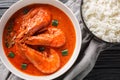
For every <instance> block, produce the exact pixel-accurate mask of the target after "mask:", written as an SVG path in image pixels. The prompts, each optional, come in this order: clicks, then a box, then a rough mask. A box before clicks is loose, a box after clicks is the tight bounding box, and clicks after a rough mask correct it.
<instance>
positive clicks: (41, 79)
mask: <svg viewBox="0 0 120 80" xmlns="http://www.w3.org/2000/svg"><path fill="white" fill-rule="evenodd" d="M35 3H40V4H50V5H53V6H55V7H57V8H59V9H60V10H62V11H63V12H64V13H65V14H67V16H68V17H69V18H70V19H71V21H72V23H73V25H74V29H75V32H76V45H75V49H74V52H73V55H72V57H71V58H70V60H69V61H68V62H67V64H65V66H64V67H63V68H61V69H60V70H58V71H57V72H55V73H53V74H51V75H48V76H32V75H28V74H25V73H23V72H21V71H19V70H17V69H16V68H15V67H14V66H13V65H12V64H11V63H10V62H9V60H8V59H7V57H6V55H5V53H4V50H3V46H2V36H3V30H4V27H5V25H6V23H7V21H8V19H9V18H10V17H11V16H12V15H13V14H14V13H15V12H16V11H18V10H19V9H21V8H23V7H25V6H27V5H30V4H35ZM81 42H82V38H81V29H80V25H79V23H78V21H77V19H76V17H75V16H74V14H73V13H72V11H71V10H70V9H69V8H68V7H66V6H65V5H64V4H63V3H61V2H59V1H57V0H20V1H18V2H17V3H15V4H14V5H12V6H11V7H10V8H9V9H8V10H7V11H6V12H5V13H4V15H3V16H2V18H1V20H0V43H1V45H0V58H1V60H2V62H3V63H4V65H5V66H6V67H7V68H8V69H9V70H10V71H11V72H12V73H13V74H15V75H16V76H18V77H21V78H23V79H26V80H50V79H54V78H57V77H59V76H60V75H62V74H63V73H65V72H66V71H67V70H68V69H69V68H70V67H71V66H72V65H73V63H74V62H75V60H76V59H77V57H78V54H79V51H80V49H81Z"/></svg>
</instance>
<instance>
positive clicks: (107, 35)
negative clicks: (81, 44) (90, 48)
mask: <svg viewBox="0 0 120 80" xmlns="http://www.w3.org/2000/svg"><path fill="white" fill-rule="evenodd" d="M83 1H84V3H83V6H82V11H83V13H82V14H83V17H84V20H85V23H86V25H87V27H88V28H89V29H90V30H91V31H92V33H93V34H95V35H96V36H97V37H99V38H101V39H102V40H104V41H107V42H120V0H83Z"/></svg>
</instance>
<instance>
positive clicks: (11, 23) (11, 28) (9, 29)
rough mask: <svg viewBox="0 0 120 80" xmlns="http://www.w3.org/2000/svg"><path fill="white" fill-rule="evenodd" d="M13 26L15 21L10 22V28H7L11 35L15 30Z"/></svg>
mask: <svg viewBox="0 0 120 80" xmlns="http://www.w3.org/2000/svg"><path fill="white" fill-rule="evenodd" d="M13 26H14V22H13V20H11V21H10V22H9V25H8V27H7V30H8V32H9V33H10V32H11V31H12V30H13Z"/></svg>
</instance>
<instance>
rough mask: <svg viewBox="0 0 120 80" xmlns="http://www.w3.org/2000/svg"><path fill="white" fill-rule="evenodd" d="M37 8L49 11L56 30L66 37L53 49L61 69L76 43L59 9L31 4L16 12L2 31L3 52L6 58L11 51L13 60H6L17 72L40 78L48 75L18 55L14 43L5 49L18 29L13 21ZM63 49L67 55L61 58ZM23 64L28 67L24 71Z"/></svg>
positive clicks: (70, 28)
mask: <svg viewBox="0 0 120 80" xmlns="http://www.w3.org/2000/svg"><path fill="white" fill-rule="evenodd" d="M38 6H39V7H44V8H46V9H48V10H50V12H51V14H52V19H56V20H58V22H59V24H58V26H57V28H59V29H61V30H62V31H63V32H64V33H65V37H66V43H65V45H64V46H62V47H60V48H54V50H55V51H57V53H58V54H59V57H60V61H61V63H60V65H61V66H60V68H62V67H63V66H64V65H65V64H66V63H67V62H68V60H69V59H70V58H71V56H72V54H73V51H74V48H75V43H76V36H75V30H74V27H73V24H72V22H71V21H70V19H69V18H68V16H67V15H66V14H65V13H64V12H63V11H61V10H60V9H58V8H56V7H54V6H51V5H47V4H33V5H30V6H27V7H24V8H22V9H20V10H19V11H17V12H16V13H15V14H14V15H13V16H12V17H11V18H10V19H9V21H8V22H7V24H6V27H5V29H4V34H3V47H4V51H5V54H6V56H7V57H8V55H9V52H11V51H12V52H13V53H14V54H15V57H14V58H10V57H8V59H9V61H10V62H11V64H12V65H14V66H15V67H16V68H17V69H18V70H20V71H22V72H24V73H27V74H30V75H34V76H42V75H49V74H44V73H42V72H40V71H39V70H38V69H36V67H34V65H33V64H32V63H31V62H30V61H29V60H28V59H26V58H24V57H25V56H24V55H20V54H18V51H17V50H16V47H15V46H16V45H15V44H14V42H11V43H12V44H14V45H13V46H12V47H10V48H7V46H8V43H7V41H9V40H11V38H13V36H15V34H16V32H17V31H18V30H19V28H20V25H19V24H17V25H16V24H14V23H15V20H16V19H17V18H18V17H20V16H23V15H25V11H24V10H25V9H28V10H30V9H31V8H35V7H38ZM50 26H52V22H51V24H50ZM52 27H55V26H52ZM11 28H12V29H11ZM10 34H11V35H10ZM9 46H10V45H9ZM49 48H50V47H49ZM46 49H47V48H46ZM65 49H67V50H68V54H67V55H66V56H63V55H62V53H61V51H62V50H65ZM23 63H26V64H27V65H28V66H27V68H26V69H22V68H21V65H22V64H23ZM60 68H59V69H60ZM59 69H58V70H59Z"/></svg>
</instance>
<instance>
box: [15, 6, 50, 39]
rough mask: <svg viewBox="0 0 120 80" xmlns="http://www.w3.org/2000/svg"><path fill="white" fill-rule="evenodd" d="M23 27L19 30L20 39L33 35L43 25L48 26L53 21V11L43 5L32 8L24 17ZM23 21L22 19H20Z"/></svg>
mask: <svg viewBox="0 0 120 80" xmlns="http://www.w3.org/2000/svg"><path fill="white" fill-rule="evenodd" d="M19 19H22V22H19V23H21V27H20V30H19V32H18V36H17V38H18V39H21V38H23V37H26V36H31V35H33V34H34V33H35V32H37V31H39V30H40V29H41V28H43V27H47V26H48V25H49V24H50V22H51V13H50V12H49V11H48V10H46V9H43V8H41V7H38V8H34V9H31V10H30V11H29V12H28V13H27V14H26V15H24V16H23V17H22V18H19ZM20 21H21V20H20Z"/></svg>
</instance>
